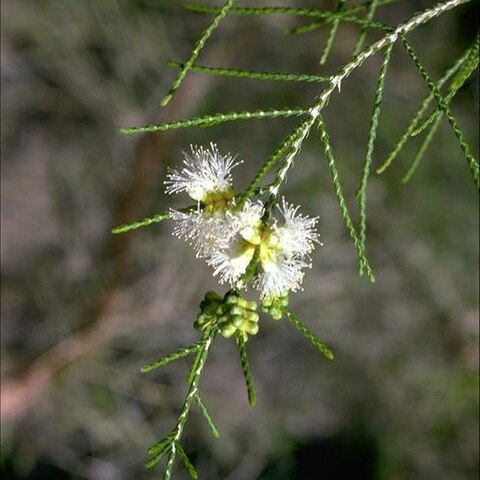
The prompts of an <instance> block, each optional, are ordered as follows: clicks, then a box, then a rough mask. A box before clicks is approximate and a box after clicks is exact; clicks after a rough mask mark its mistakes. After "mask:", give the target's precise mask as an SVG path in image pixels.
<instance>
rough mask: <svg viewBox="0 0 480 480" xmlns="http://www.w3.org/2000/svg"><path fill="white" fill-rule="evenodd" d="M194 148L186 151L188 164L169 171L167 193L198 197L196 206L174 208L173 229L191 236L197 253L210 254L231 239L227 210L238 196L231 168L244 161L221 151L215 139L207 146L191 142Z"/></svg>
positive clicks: (183, 237) (183, 235)
mask: <svg viewBox="0 0 480 480" xmlns="http://www.w3.org/2000/svg"><path fill="white" fill-rule="evenodd" d="M190 150H191V153H190V154H184V160H183V165H184V167H183V168H182V169H181V170H175V169H174V170H170V171H169V172H168V174H167V180H166V181H165V185H166V193H179V192H187V193H188V194H189V195H190V197H191V198H193V199H194V200H196V201H197V208H196V209H193V210H190V211H178V210H173V209H172V210H171V215H172V219H173V220H174V221H175V226H174V231H173V233H174V235H176V236H177V237H179V238H182V239H184V240H187V241H188V242H189V243H190V244H191V245H192V246H193V248H194V250H195V252H196V255H197V257H206V256H208V255H210V254H212V253H213V252H215V251H218V250H219V249H220V248H222V246H223V247H225V246H226V245H227V243H228V239H229V232H230V230H231V229H230V227H229V221H227V210H228V208H229V207H230V206H231V205H232V204H233V198H234V190H233V184H232V177H231V174H230V172H231V170H232V169H233V168H234V167H235V166H236V165H238V163H240V162H235V159H234V158H233V157H232V156H231V155H230V154H227V155H221V154H220V153H219V151H218V149H217V146H216V145H215V144H214V143H211V144H210V148H207V149H205V148H203V147H195V146H193V145H191V146H190Z"/></svg>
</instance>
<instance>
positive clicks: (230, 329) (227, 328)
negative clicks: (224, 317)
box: [220, 323, 237, 338]
mask: <svg viewBox="0 0 480 480" xmlns="http://www.w3.org/2000/svg"><path fill="white" fill-rule="evenodd" d="M236 331H237V328H236V327H235V325H232V324H231V323H227V324H225V325H222V326H221V327H220V333H221V334H222V335H223V336H224V337H225V338H229V337H231V336H232V335H233V334H234V333H235V332H236Z"/></svg>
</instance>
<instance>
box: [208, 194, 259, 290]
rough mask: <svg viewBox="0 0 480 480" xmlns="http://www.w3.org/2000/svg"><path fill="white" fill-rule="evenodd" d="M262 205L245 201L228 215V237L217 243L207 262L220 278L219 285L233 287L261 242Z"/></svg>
mask: <svg viewBox="0 0 480 480" xmlns="http://www.w3.org/2000/svg"><path fill="white" fill-rule="evenodd" d="M262 216H263V205H262V204H261V203H259V202H258V203H251V202H249V201H247V202H246V203H245V205H244V206H243V208H242V209H241V210H240V211H239V212H237V213H231V212H228V213H227V215H226V222H227V224H228V227H229V230H230V231H229V234H227V235H226V236H225V237H224V242H223V243H221V244H219V248H218V250H217V251H216V252H213V253H212V254H211V255H210V257H209V259H208V260H207V262H208V263H209V265H211V266H213V267H214V268H215V271H214V272H213V274H214V275H220V282H221V283H224V282H228V283H230V284H232V285H233V284H234V283H235V282H236V281H237V280H239V279H240V277H241V276H242V275H243V274H244V273H245V271H246V269H247V267H248V265H249V263H250V262H251V261H252V258H253V255H254V253H255V247H256V246H257V245H259V244H260V243H261V232H262Z"/></svg>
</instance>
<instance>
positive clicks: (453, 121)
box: [402, 35, 480, 189]
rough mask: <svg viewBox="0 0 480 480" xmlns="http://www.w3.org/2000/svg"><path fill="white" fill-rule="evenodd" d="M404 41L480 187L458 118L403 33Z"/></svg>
mask: <svg viewBox="0 0 480 480" xmlns="http://www.w3.org/2000/svg"><path fill="white" fill-rule="evenodd" d="M402 43H403V45H404V47H405V50H406V51H407V53H408V55H409V56H410V58H411V59H412V61H413V63H414V64H415V66H416V67H417V69H418V71H419V72H420V75H421V76H422V77H423V79H424V80H425V83H426V84H427V86H428V88H429V89H430V91H431V93H432V94H433V96H434V98H435V101H436V102H437V105H438V108H439V109H440V110H441V111H442V112H443V114H444V115H445V117H446V118H447V120H448V123H449V124H450V125H451V127H452V129H453V132H454V133H455V137H456V138H457V140H458V143H459V144H460V148H461V150H462V152H463V154H464V155H465V158H466V160H467V163H468V166H469V168H470V172H471V174H472V178H473V183H474V184H475V186H476V188H477V189H479V188H480V168H479V165H478V162H477V161H476V160H475V157H474V156H473V154H472V152H471V151H470V147H469V146H468V143H467V141H466V139H465V136H464V134H463V132H462V130H461V128H460V126H459V125H458V123H457V120H456V119H455V117H454V116H453V114H452V112H451V111H450V108H449V107H448V104H447V103H446V102H445V99H444V98H443V96H442V94H441V93H440V92H439V90H438V88H437V86H436V85H435V82H434V81H433V80H432V78H431V77H430V75H429V74H428V72H427V70H426V69H425V67H424V66H423V64H422V62H421V61H420V59H419V58H418V57H417V54H416V53H415V51H414V50H413V48H412V47H411V46H410V44H409V43H408V42H407V40H406V38H405V37H404V36H403V35H402Z"/></svg>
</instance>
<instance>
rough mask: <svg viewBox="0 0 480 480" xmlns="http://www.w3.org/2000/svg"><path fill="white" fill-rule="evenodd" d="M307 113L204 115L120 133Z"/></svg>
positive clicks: (293, 111)
mask: <svg viewBox="0 0 480 480" xmlns="http://www.w3.org/2000/svg"><path fill="white" fill-rule="evenodd" d="M307 113H308V109H307V108H291V109H284V110H253V111H244V112H227V113H216V114H213V115H204V116H203V117H194V118H187V119H184V120H175V121H173V122H166V123H160V124H157V125H141V126H138V127H124V128H121V129H120V132H121V133H124V134H126V135H130V134H133V133H145V132H163V131H166V130H174V129H177V128H188V127H213V126H214V125H218V124H219V123H223V122H232V121H235V120H252V119H261V118H277V117H294V116H301V115H305V114H307Z"/></svg>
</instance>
